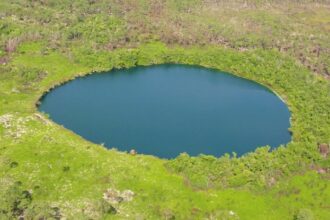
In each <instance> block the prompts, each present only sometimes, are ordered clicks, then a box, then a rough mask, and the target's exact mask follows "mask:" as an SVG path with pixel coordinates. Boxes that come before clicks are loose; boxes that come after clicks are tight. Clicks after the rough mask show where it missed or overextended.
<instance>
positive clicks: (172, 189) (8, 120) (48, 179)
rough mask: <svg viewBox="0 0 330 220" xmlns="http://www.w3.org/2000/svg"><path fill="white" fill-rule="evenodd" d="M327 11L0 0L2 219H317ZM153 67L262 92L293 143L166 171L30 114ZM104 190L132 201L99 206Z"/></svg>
mask: <svg viewBox="0 0 330 220" xmlns="http://www.w3.org/2000/svg"><path fill="white" fill-rule="evenodd" d="M281 2H285V4H281ZM329 7H330V6H329V4H328V2H326V1H319V2H316V3H315V1H310V2H309V1H305V2H304V3H299V1H297V2H296V1H288V2H287V1H267V3H264V2H263V1H256V0H255V1H252V0H251V1H242V2H240V1H231V3H227V2H223V1H199V0H190V1H188V0H185V1H172V0H168V1H156V0H154V1H146V0H139V1H96V0H89V1H66V0H61V1H43V0H39V1H24V0H16V1H0V8H1V9H0V17H1V19H0V31H1V32H0V44H1V48H2V50H1V51H0V61H1V63H2V65H1V66H0V168H1V169H0V189H1V190H0V219H15V218H18V217H19V216H24V217H25V218H26V219H34V218H35V219H40V218H50V219H52V218H55V219H59V218H61V217H65V218H67V219H102V218H118V219H160V218H161V219H327V218H328V216H329V215H330V211H329V207H330V188H329V178H330V174H329V170H330V161H329V157H323V156H322V155H321V154H320V153H319V149H318V143H330V126H329V125H330V83H329V81H328V80H327V79H326V78H327V74H328V68H329V62H330V59H329V54H330V53H329V48H330V40H329V36H328V31H329V21H330V16H329V13H328V11H329ZM311 35H313V36H311ZM317 48H318V49H317ZM160 63H183V64H192V65H201V66H205V67H210V68H215V69H219V70H223V71H227V72H231V73H233V74H235V75H238V76H241V77H245V78H248V79H251V80H255V81H257V82H259V83H262V84H263V85H266V86H268V87H270V88H271V89H273V90H274V91H276V92H277V93H278V94H279V95H280V96H281V97H282V98H283V99H284V100H285V101H286V102H287V104H288V106H289V108H290V111H291V113H292V121H291V131H292V134H293V140H292V142H290V143H289V144H288V145H287V146H281V147H279V148H277V149H276V150H274V151H271V152H270V149H269V148H268V147H267V146H266V147H262V148H259V149H257V150H256V151H255V152H251V153H249V154H247V155H245V156H243V157H240V158H237V157H236V156H235V154H234V153H233V154H231V152H230V151H229V152H228V153H230V154H228V155H224V156H223V157H220V158H214V157H212V156H207V155H201V156H199V157H189V156H188V155H186V154H182V155H180V156H179V157H178V158H176V159H174V160H170V161H167V160H160V159H158V158H155V157H153V156H146V155H139V154H138V155H135V156H133V155H130V154H127V153H125V152H118V151H117V150H115V149H112V150H107V149H105V148H103V147H102V146H100V145H96V144H93V143H90V142H88V141H86V140H84V139H82V138H81V137H79V136H77V135H75V134H73V133H72V132H71V131H68V130H66V129H64V128H63V127H61V126H60V125H56V124H54V123H52V122H51V121H49V120H48V119H47V116H45V115H42V114H41V113H38V112H37V109H36V107H35V104H36V103H37V102H38V100H39V98H40V97H41V95H42V94H43V93H44V92H45V91H47V90H49V89H50V88H52V87H53V86H54V85H58V84H61V83H63V82H65V81H67V80H70V79H73V78H75V77H77V76H82V75H85V74H88V73H91V72H101V71H103V70H109V69H112V68H128V67H132V66H136V65H150V64H160ZM312 72H315V73H317V74H313V73H312ZM265 129H267V128H265ZM108 189H116V190H119V191H120V192H124V191H125V190H131V191H133V192H134V196H133V200H132V201H128V200H127V201H125V198H124V196H122V195H120V196H118V195H116V197H115V198H116V199H114V201H112V200H111V199H110V201H112V202H109V200H106V199H104V198H103V196H104V193H106V191H107V190H108ZM110 192H112V191H111V190H110Z"/></svg>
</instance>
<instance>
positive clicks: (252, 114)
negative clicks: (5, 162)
mask: <svg viewBox="0 0 330 220" xmlns="http://www.w3.org/2000/svg"><path fill="white" fill-rule="evenodd" d="M39 109H40V111H42V112H45V113H47V114H49V115H50V118H51V119H52V120H53V121H55V122H57V123H58V124H61V125H63V126H64V127H66V128H68V129H71V130H72V131H74V132H76V133H77V134H79V135H81V136H82V137H84V138H86V139H88V140H90V141H92V142H95V143H104V144H105V146H106V147H108V148H112V147H115V148H117V149H119V150H122V151H129V150H130V149H136V150H137V152H138V153H143V154H152V155H156V156H158V157H161V158H173V157H176V156H177V155H179V154H180V153H181V152H187V153H188V154H189V155H198V154H201V153H202V154H211V155H215V156H220V155H223V154H224V153H231V152H236V153H237V154H238V155H242V154H244V153H246V152H250V151H253V150H254V149H255V148H257V147H259V146H265V145H270V146H272V147H277V146H279V145H280V144H285V143H287V142H289V141H290V139H291V136H290V133H289V131H288V128H289V126H290V124H289V118H290V112H289V110H288V108H287V106H286V105H285V104H284V103H283V102H282V101H281V100H280V99H279V98H278V97H277V96H276V95H275V94H274V93H272V92H271V91H270V90H268V89H267V88H265V87H263V86H261V85H259V84H257V83H254V82H252V81H249V80H245V79H242V78H238V77H235V76H233V75H231V74H227V73H223V72H219V71H216V70H212V69H206V68H202V67H196V66H187V65H172V64H171V65H156V66H151V67H136V68H131V69H127V70H114V71H110V72H108V73H102V74H93V75H89V76H86V77H83V78H78V79H75V80H73V81H71V82H68V83H66V84H64V85H62V86H60V87H58V88H56V89H54V90H52V91H51V92H50V93H48V94H46V95H45V96H44V97H43V99H42V103H41V105H40V107H39Z"/></svg>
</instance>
